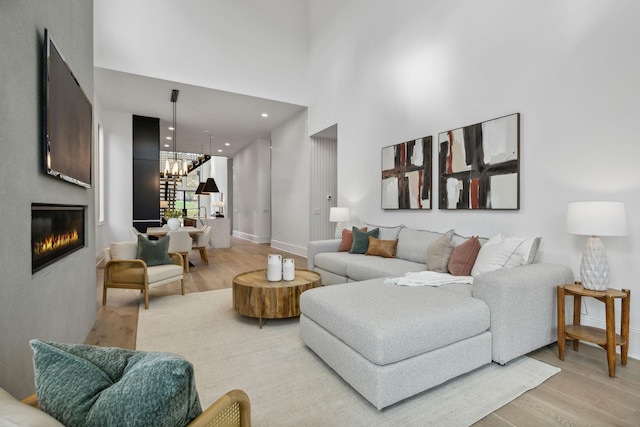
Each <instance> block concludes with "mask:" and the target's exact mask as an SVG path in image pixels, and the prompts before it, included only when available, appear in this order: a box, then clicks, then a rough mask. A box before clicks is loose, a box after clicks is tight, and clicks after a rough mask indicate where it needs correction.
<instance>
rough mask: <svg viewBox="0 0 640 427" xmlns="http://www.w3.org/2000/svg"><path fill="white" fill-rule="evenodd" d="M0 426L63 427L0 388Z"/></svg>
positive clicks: (49, 416)
mask: <svg viewBox="0 0 640 427" xmlns="http://www.w3.org/2000/svg"><path fill="white" fill-rule="evenodd" d="M0 426H33V427H47V426H54V427H64V426H63V425H62V424H60V423H59V422H58V421H57V420H56V419H55V418H53V417H52V416H51V415H48V414H47V413H45V412H42V411H41V410H39V409H37V408H34V407H32V406H29V405H26V404H24V403H22V402H20V401H19V400H17V399H16V398H14V397H13V396H11V395H10V394H9V393H7V392H6V391H4V390H3V389H1V388H0Z"/></svg>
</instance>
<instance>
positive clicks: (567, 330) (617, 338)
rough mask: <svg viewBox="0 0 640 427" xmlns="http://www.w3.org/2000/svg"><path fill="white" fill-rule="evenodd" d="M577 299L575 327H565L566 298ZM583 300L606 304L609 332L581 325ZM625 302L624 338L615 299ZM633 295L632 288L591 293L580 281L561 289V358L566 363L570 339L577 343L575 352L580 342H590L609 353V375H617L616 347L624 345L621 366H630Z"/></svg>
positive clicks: (622, 314) (622, 322) (622, 321)
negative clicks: (617, 325)
mask: <svg viewBox="0 0 640 427" xmlns="http://www.w3.org/2000/svg"><path fill="white" fill-rule="evenodd" d="M566 295H571V296H573V325H565V319H564V303H565V301H564V298H565V296H566ZM582 297H593V298H595V299H597V300H598V301H601V302H603V303H604V304H605V309H606V330H603V329H600V328H594V327H592V326H584V325H580V311H581V309H582ZM616 298H621V299H622V313H621V317H620V335H617V334H616V320H615V317H616V316H615V306H614V300H615V299H616ZM630 303H631V292H630V291H629V290H628V289H623V290H622V291H620V290H618V289H611V288H609V289H607V290H606V291H591V290H588V289H585V288H583V287H582V284H580V283H579V282H576V283H575V284H573V285H560V286H558V357H559V358H560V360H564V345H565V342H566V340H568V339H571V340H573V349H574V350H576V351H577V350H578V341H579V340H582V341H587V342H591V343H594V344H597V345H599V346H600V347H602V348H604V349H605V350H607V362H608V364H609V376H610V377H612V378H613V377H615V376H616V346H618V345H619V346H620V363H621V364H622V365H626V364H627V353H628V352H629V306H630Z"/></svg>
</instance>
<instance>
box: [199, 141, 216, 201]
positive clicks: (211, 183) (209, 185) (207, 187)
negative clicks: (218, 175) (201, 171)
mask: <svg viewBox="0 0 640 427" xmlns="http://www.w3.org/2000/svg"><path fill="white" fill-rule="evenodd" d="M212 139H213V136H212V135H209V154H211V140H212ZM219 192H220V190H218V186H217V185H216V181H215V179H213V177H209V178H207V182H205V183H204V188H203V189H202V193H203V194H212V193H219Z"/></svg>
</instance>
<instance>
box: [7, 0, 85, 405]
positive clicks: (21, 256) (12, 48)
mask: <svg viewBox="0 0 640 427" xmlns="http://www.w3.org/2000/svg"><path fill="white" fill-rule="evenodd" d="M45 28H48V29H49V30H50V31H51V35H52V36H53V38H54V41H55V42H56V44H57V46H58V48H59V49H60V51H61V53H62V55H63V56H64V59H65V60H66V61H67V62H68V63H69V66H70V67H71V69H72V70H73V72H74V74H75V76H76V78H77V79H78V81H79V82H80V85H81V86H82V88H83V89H84V91H85V92H86V94H87V96H88V97H89V98H90V99H93V5H92V2H87V1H81V0H57V1H55V2H40V1H34V0H27V1H3V2H2V3H1V5H0V40H2V43H0V58H2V60H1V61H0V76H1V77H0V96H1V98H2V102H0V117H2V126H0V144H1V146H2V156H1V157H0V170H2V179H0V195H1V196H2V201H1V202H0V217H2V218H3V220H2V221H0V235H1V236H2V238H0V277H1V278H2V279H1V281H0V325H1V326H0V349H1V350H0V387H2V388H4V389H6V390H7V391H9V392H10V393H11V394H13V395H14V396H16V397H18V398H22V397H25V396H27V395H29V394H31V393H33V391H34V383H33V362H32V356H33V354H32V352H31V349H30V348H29V340H30V339H33V338H39V339H46V340H52V341H63V342H76V343H78V342H79V343H81V342H84V340H85V338H86V336H87V334H88V333H89V331H90V330H91V328H92V326H93V324H94V322H95V318H96V288H95V265H94V262H95V258H94V257H95V243H94V242H95V210H94V190H93V189H86V188H83V187H79V186H76V185H73V184H69V183H67V182H63V181H60V180H57V179H55V178H52V177H50V176H47V175H45V174H44V172H43V167H42V160H41V156H42V153H41V148H40V147H41V122H42V118H41V113H40V108H41V102H42V95H41V90H42V87H41V84H40V81H41V67H42V59H41V56H42V44H43V37H44V29H45ZM94 181H95V179H94ZM36 202H37V203H62V204H73V205H85V206H87V207H88V209H87V230H86V231H87V236H86V237H87V241H88V245H87V246H86V247H85V248H84V249H81V250H79V251H77V252H75V253H73V254H71V255H69V256H67V257H65V258H64V259H62V260H60V261H59V262H57V263H55V264H53V265H51V266H48V267H46V268H44V269H43V270H41V271H39V272H37V273H36V274H33V275H32V274H31V256H30V229H31V228H30V227H31V225H30V221H31V203H36Z"/></svg>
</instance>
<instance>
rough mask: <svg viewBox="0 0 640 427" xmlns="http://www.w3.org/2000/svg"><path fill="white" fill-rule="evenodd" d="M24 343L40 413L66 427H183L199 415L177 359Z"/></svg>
mask: <svg viewBox="0 0 640 427" xmlns="http://www.w3.org/2000/svg"><path fill="white" fill-rule="evenodd" d="M29 344H30V345H31V348H32V349H33V366H34V373H35V383H36V394H37V397H38V403H39V405H40V409H42V410H43V411H45V412H47V413H48V414H49V415H52V416H53V417H54V418H56V419H57V420H58V421H60V422H61V423H63V424H64V425H65V426H67V427H72V426H125V425H126V426H178V425H180V426H183V425H186V424H188V423H189V422H190V421H191V420H193V419H194V418H196V417H197V416H198V415H199V414H200V413H201V412H202V408H201V406H200V399H199V398H198V392H197V390H196V385H195V378H194V373H193V366H192V365H191V363H189V361H187V360H186V359H184V358H183V357H181V356H178V355H175V354H171V353H157V352H144V351H132V350H125V349H121V348H113V347H94V346H90V345H82V344H60V343H53V342H45V341H39V340H31V341H30V342H29Z"/></svg>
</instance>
